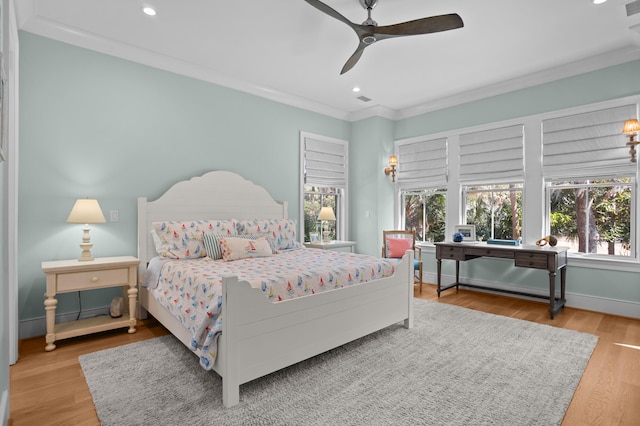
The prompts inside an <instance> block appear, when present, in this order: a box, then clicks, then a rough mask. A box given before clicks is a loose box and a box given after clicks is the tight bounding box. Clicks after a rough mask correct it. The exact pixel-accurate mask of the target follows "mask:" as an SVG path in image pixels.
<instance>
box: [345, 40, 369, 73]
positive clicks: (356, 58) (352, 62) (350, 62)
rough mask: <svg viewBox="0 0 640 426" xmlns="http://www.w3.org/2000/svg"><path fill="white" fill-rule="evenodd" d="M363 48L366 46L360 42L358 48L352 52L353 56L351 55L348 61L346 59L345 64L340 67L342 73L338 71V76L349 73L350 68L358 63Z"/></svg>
mask: <svg viewBox="0 0 640 426" xmlns="http://www.w3.org/2000/svg"><path fill="white" fill-rule="evenodd" d="M365 47H367V45H366V44H364V43H362V42H360V44H359V45H358V48H357V49H356V51H355V52H353V55H351V57H350V58H349V59H347V62H346V63H345V64H344V66H343V67H342V71H340V75H342V74H344V73H345V72H347V71H349V70H350V69H351V68H353V67H354V65H355V64H357V63H358V61H359V60H360V57H361V56H362V52H364V48H365Z"/></svg>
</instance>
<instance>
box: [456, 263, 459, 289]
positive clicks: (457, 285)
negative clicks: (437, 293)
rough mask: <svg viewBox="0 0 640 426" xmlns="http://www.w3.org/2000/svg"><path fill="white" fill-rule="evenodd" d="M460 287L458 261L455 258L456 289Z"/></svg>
mask: <svg viewBox="0 0 640 426" xmlns="http://www.w3.org/2000/svg"><path fill="white" fill-rule="evenodd" d="M459 289H460V261H459V260H456V291H458V290H459Z"/></svg>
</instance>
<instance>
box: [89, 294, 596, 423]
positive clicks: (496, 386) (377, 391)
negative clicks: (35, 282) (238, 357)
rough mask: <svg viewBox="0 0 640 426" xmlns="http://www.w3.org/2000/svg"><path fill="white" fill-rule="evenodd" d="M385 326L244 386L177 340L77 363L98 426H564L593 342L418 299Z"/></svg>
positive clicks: (137, 346) (146, 343) (123, 348)
mask: <svg viewBox="0 0 640 426" xmlns="http://www.w3.org/2000/svg"><path fill="white" fill-rule="evenodd" d="M414 306H415V320H414V328H412V329H409V330H407V329H404V328H403V327H402V326H401V325H400V324H399V325H397V326H391V327H388V328H386V329H384V330H382V331H380V332H377V333H375V334H373V335H370V336H367V337H364V338H362V339H359V340H357V341H354V342H352V343H349V344H347V345H344V346H341V347H339V348H337V349H334V350H332V351H329V352H326V353H324V354H321V355H319V356H316V357H314V358H311V359H309V360H306V361H303V362H301V363H298V364H296V365H294V366H291V367H288V368H285V369H283V370H280V371H278V372H276V373H273V374H270V375H268V376H265V377H263V378H260V379H256V380H254V381H252V382H249V383H246V384H244V385H242V386H241V387H240V404H239V405H237V406H235V407H232V408H229V409H227V408H224V406H223V405H222V381H221V379H220V377H219V376H218V375H217V374H216V373H214V372H207V371H204V370H203V369H202V368H201V367H200V366H199V364H198V360H197V357H196V356H195V355H194V354H193V353H192V352H190V351H189V350H188V349H187V348H185V347H184V346H183V345H182V343H180V342H179V341H178V340H177V339H175V338H174V337H173V336H163V337H157V338H154V339H150V340H147V341H143V342H138V343H132V344H129V345H125V346H120V347H117V348H113V349H108V350H103V351H100V352H95V353H91V354H87V355H83V356H81V357H80V363H81V365H82V369H83V371H84V375H85V377H86V380H87V383H88V385H89V389H90V391H91V395H92V397H93V401H94V403H95V407H96V411H97V414H98V417H99V419H100V421H101V422H102V424H103V425H106V426H110V425H113V426H115V425H117V426H123V425H178V424H188V425H214V424H215V425H509V426H512V425H545V426H546V425H557V424H560V423H561V422H562V418H563V416H564V413H565V411H566V409H567V407H568V406H569V403H570V402H571V398H572V396H573V393H574V391H575V389H576V387H577V385H578V383H579V381H580V378H581V377H582V373H583V372H584V369H585V367H586V365H587V362H588V361H589V357H590V356H591V353H592V351H593V349H594V347H595V345H596V342H597V337H596V336H593V335H590V334H585V333H579V332H576V331H571V330H565V329H560V328H556V327H552V326H546V325H542V324H536V323H531V322H527V321H522V320H517V319H512V318H507V317H502V316H497V315H492V314H486V313H482V312H478V311H473V310H470V309H465V308H461V307H458V306H452V305H447V304H443V303H436V302H429V301H424V300H420V299H415V301H414Z"/></svg>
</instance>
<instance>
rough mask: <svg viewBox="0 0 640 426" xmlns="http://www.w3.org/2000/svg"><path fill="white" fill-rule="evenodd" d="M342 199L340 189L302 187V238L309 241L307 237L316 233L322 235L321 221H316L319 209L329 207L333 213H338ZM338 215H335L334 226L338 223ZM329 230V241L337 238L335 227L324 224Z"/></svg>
mask: <svg viewBox="0 0 640 426" xmlns="http://www.w3.org/2000/svg"><path fill="white" fill-rule="evenodd" d="M342 198H343V191H342V189H341V188H332V187H323V186H311V185H305V186H304V238H305V241H309V240H310V238H309V235H310V233H312V232H317V233H318V234H320V235H322V225H323V223H322V221H320V220H319V219H318V215H319V214H320V209H321V208H322V207H331V208H333V211H334V212H340V204H341V200H342ZM339 216H340V215H339V213H336V224H337V223H338V221H339ZM326 225H327V226H328V228H329V238H330V239H331V240H336V239H341V238H338V233H337V229H338V227H337V226H331V224H329V223H327V224H326Z"/></svg>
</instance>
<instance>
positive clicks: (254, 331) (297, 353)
mask: <svg viewBox="0 0 640 426" xmlns="http://www.w3.org/2000/svg"><path fill="white" fill-rule="evenodd" d="M231 218H233V219H237V220H248V219H255V218H260V219H287V203H286V202H282V203H281V202H276V201H274V200H273V199H272V197H271V196H270V194H269V193H268V192H267V191H266V190H265V189H264V188H263V187H261V186H258V185H255V184H254V183H252V182H250V181H248V180H246V179H244V178H243V177H241V176H240V175H238V174H235V173H232V172H228V171H212V172H208V173H206V174H204V175H202V176H198V177H194V178H192V179H190V180H185V181H181V182H178V183H176V184H175V185H173V186H172V187H171V188H169V189H168V190H167V191H166V192H165V193H164V194H163V195H161V196H160V197H159V198H158V199H156V200H154V201H148V200H147V199H146V198H144V197H141V198H139V199H138V257H139V258H140V260H141V262H140V270H139V282H140V283H142V281H143V279H144V277H145V274H146V273H147V267H148V265H149V262H150V261H151V260H152V259H153V258H154V257H156V256H157V252H156V244H155V243H154V238H153V236H152V232H151V230H152V229H153V226H152V224H153V223H157V222H160V221H167V220H172V221H189V220H195V219H220V220H224V219H231ZM156 243H157V241H156ZM300 250H301V251H313V250H316V249H308V248H302V249H300ZM344 255H348V254H347V253H344ZM412 256H413V254H412V252H411V251H408V252H407V253H406V255H405V256H404V257H403V258H402V259H401V260H400V261H399V262H398V263H397V264H395V265H394V271H393V274H392V275H390V276H387V277H384V278H379V279H375V280H371V281H369V282H366V283H362V284H354V285H351V286H345V287H342V288H337V289H335V290H332V291H327V292H323V293H318V294H314V295H312V296H306V297H297V298H292V299H287V300H283V301H279V302H277V303H273V302H272V301H270V300H269V299H268V298H266V297H265V296H264V294H263V292H262V291H261V290H260V289H258V288H254V287H252V286H251V285H250V283H249V282H247V281H243V280H239V279H238V276H237V275H235V276H234V275H228V276H225V277H224V278H222V279H221V281H222V285H221V316H222V318H223V320H222V321H221V334H220V335H219V338H218V339H217V356H216V357H215V361H214V363H213V365H212V366H211V368H212V369H213V370H214V371H215V372H216V373H218V374H219V375H220V376H221V377H222V383H223V385H222V400H223V403H224V405H225V406H226V407H231V406H233V405H236V404H238V403H239V402H240V385H241V384H243V383H246V382H249V381H251V380H254V379H256V378H259V377H262V376H264V375H267V374H269V373H272V372H274V371H277V370H280V369H282V368H284V367H287V366H289V365H293V364H295V363H297V362H300V361H302V360H305V359H307V358H310V357H313V356H315V355H318V354H320V353H322V352H325V351H328V350H330V349H333V348H336V347H338V346H341V345H343V344H345V343H348V342H350V341H352V340H355V339H358V338H360V337H363V336H366V335H368V334H371V333H373V332H375V331H377V330H380V329H382V328H385V327H388V326H390V325H393V324H396V323H400V322H403V324H404V327H405V328H411V327H412V325H413V303H412V300H413V270H412V268H411V267H410V265H413V258H412ZM138 302H139V307H140V310H139V318H145V317H146V314H147V313H149V314H151V315H152V316H153V317H155V318H156V319H157V320H158V321H159V322H160V323H161V324H163V325H164V326H165V327H166V328H167V329H168V330H169V331H170V332H171V333H172V334H173V335H174V336H175V337H177V338H178V339H179V340H180V341H181V342H182V343H184V344H185V345H186V346H188V347H190V345H191V344H192V333H191V332H190V331H189V330H188V329H187V328H186V327H185V326H184V324H183V323H182V322H181V321H180V320H179V319H178V318H176V317H175V316H174V315H172V314H171V313H170V312H169V310H168V309H166V308H165V307H164V306H162V305H161V304H160V302H158V301H157V300H156V299H155V298H154V297H153V295H152V293H151V290H148V289H147V288H146V287H143V286H139V301H138Z"/></svg>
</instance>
